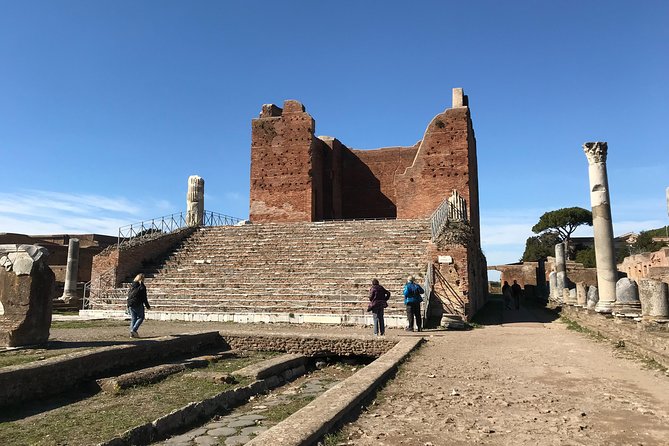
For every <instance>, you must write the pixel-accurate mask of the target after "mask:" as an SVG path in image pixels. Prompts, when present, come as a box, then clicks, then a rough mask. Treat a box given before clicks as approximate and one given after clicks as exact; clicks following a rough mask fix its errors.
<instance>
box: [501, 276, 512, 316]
mask: <svg viewBox="0 0 669 446" xmlns="http://www.w3.org/2000/svg"><path fill="white" fill-rule="evenodd" d="M502 297H503V298H504V308H506V309H507V310H510V309H511V286H510V285H509V282H507V281H506V280H505V281H504V285H502Z"/></svg>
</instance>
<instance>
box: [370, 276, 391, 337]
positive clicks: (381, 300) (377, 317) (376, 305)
mask: <svg viewBox="0 0 669 446" xmlns="http://www.w3.org/2000/svg"><path fill="white" fill-rule="evenodd" d="M388 299H390V291H388V290H386V289H385V288H383V287H382V286H381V285H379V281H378V280H376V279H372V287H371V288H370V289H369V305H368V306H367V311H371V312H372V316H373V318H374V336H385V334H386V325H385V322H384V320H383V309H384V308H386V307H387V306H388Z"/></svg>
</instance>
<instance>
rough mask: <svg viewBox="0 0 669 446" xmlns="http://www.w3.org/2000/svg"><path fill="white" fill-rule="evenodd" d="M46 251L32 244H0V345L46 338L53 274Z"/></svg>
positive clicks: (43, 340) (40, 341)
mask: <svg viewBox="0 0 669 446" xmlns="http://www.w3.org/2000/svg"><path fill="white" fill-rule="evenodd" d="M47 255H48V251H47V250H46V249H45V248H42V247H39V246H35V245H0V347H17V346H21V345H34V344H43V343H45V342H46V341H47V340H48V339H49V329H50V328H51V309H52V302H51V297H52V294H53V290H54V286H55V276H54V273H53V271H51V268H49V266H48V265H47V264H46V261H45V259H46V256H47Z"/></svg>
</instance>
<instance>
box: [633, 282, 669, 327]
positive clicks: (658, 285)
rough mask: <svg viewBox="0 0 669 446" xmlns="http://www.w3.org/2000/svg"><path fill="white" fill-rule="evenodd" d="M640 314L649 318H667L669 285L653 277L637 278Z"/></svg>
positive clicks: (668, 311) (668, 314)
mask: <svg viewBox="0 0 669 446" xmlns="http://www.w3.org/2000/svg"><path fill="white" fill-rule="evenodd" d="M639 299H640V300H641V315H642V316H643V317H644V318H651V319H669V285H667V284H666V283H664V282H660V281H659V280H654V279H639Z"/></svg>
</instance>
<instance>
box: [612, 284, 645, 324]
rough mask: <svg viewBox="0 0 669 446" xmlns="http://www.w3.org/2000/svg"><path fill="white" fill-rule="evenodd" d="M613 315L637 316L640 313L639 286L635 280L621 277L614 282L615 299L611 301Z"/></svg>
mask: <svg viewBox="0 0 669 446" xmlns="http://www.w3.org/2000/svg"><path fill="white" fill-rule="evenodd" d="M612 312H613V314H614V315H618V316H627V317H638V316H640V315H641V302H640V301H639V288H638V286H637V284H636V282H635V281H633V280H632V279H630V278H628V277H623V278H622V279H619V280H618V282H616V301H615V302H614V303H613V309H612Z"/></svg>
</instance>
